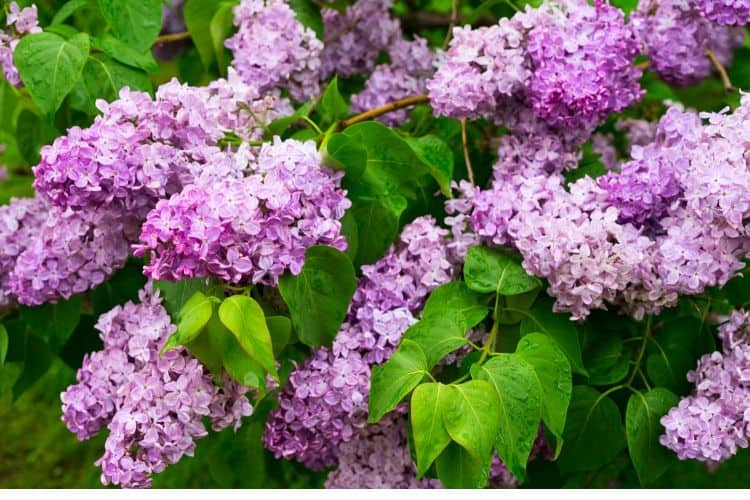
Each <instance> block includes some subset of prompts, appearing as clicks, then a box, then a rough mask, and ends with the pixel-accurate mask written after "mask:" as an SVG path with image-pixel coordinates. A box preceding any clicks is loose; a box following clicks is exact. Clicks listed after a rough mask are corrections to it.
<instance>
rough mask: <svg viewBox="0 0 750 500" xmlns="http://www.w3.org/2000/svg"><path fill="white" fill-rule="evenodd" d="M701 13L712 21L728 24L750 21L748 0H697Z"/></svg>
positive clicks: (749, 3)
mask: <svg viewBox="0 0 750 500" xmlns="http://www.w3.org/2000/svg"><path fill="white" fill-rule="evenodd" d="M695 4H696V7H697V8H698V10H699V11H700V13H701V14H702V15H703V16H705V17H706V18H707V19H710V20H711V21H713V22H715V23H719V24H723V25H727V26H744V25H745V24H748V23H750V2H748V0H695Z"/></svg>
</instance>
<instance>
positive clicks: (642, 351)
mask: <svg viewBox="0 0 750 500" xmlns="http://www.w3.org/2000/svg"><path fill="white" fill-rule="evenodd" d="M651 320H652V318H651V316H648V317H647V318H646V331H645V332H643V340H642V341H641V347H640V348H639V349H638V355H637V356H636V358H635V367H634V368H633V372H632V373H631V374H630V377H629V378H628V381H627V382H625V386H626V387H630V386H631V385H632V384H633V380H635V377H636V375H637V374H638V372H639V371H641V361H642V360H643V355H644V354H645V353H646V345H647V344H648V339H649V338H650V337H651Z"/></svg>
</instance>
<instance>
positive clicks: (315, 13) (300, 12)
mask: <svg viewBox="0 0 750 500" xmlns="http://www.w3.org/2000/svg"><path fill="white" fill-rule="evenodd" d="M289 6H290V7H291V8H292V10H293V11H294V14H295V15H296V16H297V20H298V21H299V22H300V23H302V25H303V26H306V27H308V28H310V29H311V30H313V31H314V32H315V35H316V36H317V37H318V39H319V40H324V33H323V17H322V16H321V15H320V9H319V8H318V7H317V6H316V5H315V2H313V0H289Z"/></svg>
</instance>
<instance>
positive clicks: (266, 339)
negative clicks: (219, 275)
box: [219, 295, 279, 379]
mask: <svg viewBox="0 0 750 500" xmlns="http://www.w3.org/2000/svg"><path fill="white" fill-rule="evenodd" d="M219 318H220V319H221V322H222V323H223V324H224V326H226V327H227V328H228V329H229V331H230V332H232V334H233V335H234V336H235V338H236V339H237V341H238V342H239V344H240V346H241V347H242V349H243V350H244V351H245V352H246V353H247V354H248V355H250V357H251V358H253V360H254V361H256V362H257V363H258V364H260V365H261V366H262V367H263V368H264V369H265V370H266V371H268V372H269V373H270V374H271V375H272V376H273V377H274V378H275V379H278V378H279V374H278V373H276V367H275V366H274V356H273V345H272V344H271V333H270V331H269V330H268V326H266V316H265V314H263V310H262V309H261V307H260V306H259V305H258V303H257V302H255V301H254V300H253V299H251V298H250V297H247V296H243V295H235V296H233V297H229V298H227V299H226V300H224V302H222V303H221V306H219Z"/></svg>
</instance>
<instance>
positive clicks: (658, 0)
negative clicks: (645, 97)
mask: <svg viewBox="0 0 750 500" xmlns="http://www.w3.org/2000/svg"><path fill="white" fill-rule="evenodd" d="M630 24H631V25H632V27H633V30H634V31H635V32H636V34H637V36H638V39H639V41H640V45H641V49H642V51H643V53H644V54H646V55H648V57H649V60H650V66H649V69H650V70H652V71H654V72H655V73H657V74H658V75H659V76H660V77H661V78H662V79H663V80H664V81H666V82H668V83H671V84H673V85H690V84H693V83H697V82H699V81H701V80H703V79H704V78H706V77H707V76H709V75H710V74H711V71H712V70H713V66H712V64H711V61H710V60H709V58H708V57H706V51H707V50H711V51H713V53H714V54H716V58H717V59H718V60H719V62H720V63H721V64H723V65H724V66H728V65H729V64H730V63H731V62H732V52H733V51H734V49H736V48H737V47H741V46H742V45H743V43H744V41H745V30H743V29H742V28H737V27H730V26H721V25H719V24H716V23H714V22H711V21H709V20H708V19H706V18H705V17H703V16H701V14H700V13H699V12H698V11H697V10H696V9H695V6H694V4H692V3H691V2H688V1H685V0H640V2H639V3H638V9H637V10H636V11H634V12H633V13H632V14H631V16H630Z"/></svg>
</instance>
